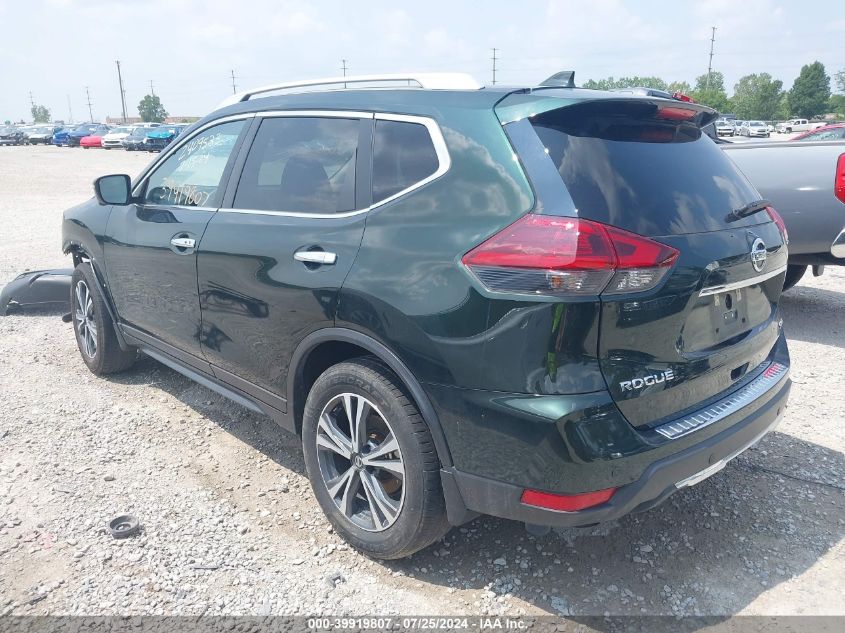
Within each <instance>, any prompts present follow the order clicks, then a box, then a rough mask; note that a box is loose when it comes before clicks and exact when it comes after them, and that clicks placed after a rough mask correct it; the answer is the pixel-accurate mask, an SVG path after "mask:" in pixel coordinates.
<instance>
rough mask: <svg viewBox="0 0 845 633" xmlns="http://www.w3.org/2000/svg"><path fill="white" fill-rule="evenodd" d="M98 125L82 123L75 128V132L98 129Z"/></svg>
mask: <svg viewBox="0 0 845 633" xmlns="http://www.w3.org/2000/svg"><path fill="white" fill-rule="evenodd" d="M96 127H97V126H96V125H80V126H79V127H78V128H76V129H75V130H74V132H90V131H91V130H94V129H96Z"/></svg>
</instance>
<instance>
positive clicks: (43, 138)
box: [27, 125, 58, 145]
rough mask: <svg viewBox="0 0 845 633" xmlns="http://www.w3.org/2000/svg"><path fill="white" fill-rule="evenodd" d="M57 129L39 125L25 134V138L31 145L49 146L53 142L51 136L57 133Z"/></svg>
mask: <svg viewBox="0 0 845 633" xmlns="http://www.w3.org/2000/svg"><path fill="white" fill-rule="evenodd" d="M57 129H58V128H55V127H53V126H52V125H40V126H38V127H34V128H32V129H31V130H30V131H29V133H28V134H27V138H28V139H29V142H30V143H31V144H33V145H38V144H42V145H49V144H50V142H51V141H52V140H53V134H54V133H55V132H56V131H57Z"/></svg>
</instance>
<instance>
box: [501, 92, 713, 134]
mask: <svg viewBox="0 0 845 633" xmlns="http://www.w3.org/2000/svg"><path fill="white" fill-rule="evenodd" d="M576 90H577V89H576ZM574 92H575V91H572V90H568V89H555V88H552V87H549V88H546V87H542V88H540V89H534V90H530V91H519V92H513V93H510V94H508V95H507V96H505V97H504V98H502V99H500V100H499V102H498V103H497V104H496V105H495V110H496V114H497V115H498V116H499V120H500V121H501V122H502V124H503V125H504V124H506V123H511V122H513V121H518V120H520V119H524V118H527V117H532V116H536V115H539V114H542V113H544V112H549V111H551V110H557V109H561V108H571V109H573V112H572V114H578V112H579V111H580V112H583V113H584V114H585V115H589V116H614V115H618V116H635V117H642V118H644V119H655V120H661V119H662V120H664V121H675V122H677V123H690V124H693V125H695V126H697V127H699V128H702V127H704V126H706V125H708V124H710V123H712V122H713V121H715V120H716V118H717V117H718V116H719V115H718V113H717V112H716V111H715V110H714V109H713V108H708V107H707V106H705V105H701V104H699V103H694V102H692V101H680V100H675V99H665V98H663V97H653V96H637V95H630V94H623V93H612V92H602V91H598V90H596V91H592V90H577V95H576V94H574ZM593 92H594V93H595V95H596V96H595V97H593V96H592V95H591V94H590V93H593ZM576 96H577V97H580V98H575V97H576Z"/></svg>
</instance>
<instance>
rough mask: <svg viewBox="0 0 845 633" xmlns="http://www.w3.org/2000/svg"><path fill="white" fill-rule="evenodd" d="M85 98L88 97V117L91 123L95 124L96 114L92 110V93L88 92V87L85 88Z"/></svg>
mask: <svg viewBox="0 0 845 633" xmlns="http://www.w3.org/2000/svg"><path fill="white" fill-rule="evenodd" d="M85 96H86V97H88V116H89V119H88V120H89V121H90V122H91V123H93V122H94V112H93V111H92V110H91V93H90V92H89V91H88V86H85Z"/></svg>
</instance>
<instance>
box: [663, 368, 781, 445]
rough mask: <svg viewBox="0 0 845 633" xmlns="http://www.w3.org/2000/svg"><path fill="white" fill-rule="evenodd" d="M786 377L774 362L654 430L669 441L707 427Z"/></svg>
mask: <svg viewBox="0 0 845 633" xmlns="http://www.w3.org/2000/svg"><path fill="white" fill-rule="evenodd" d="M788 375H789V367H787V366H786V365H782V364H781V363H778V362H773V363H771V364H770V365H769V366H768V367H767V368H766V369H765V371H763V373H762V374H760V375H759V376H758V377H757V378H755V379H754V380H752V381H751V382H750V383H748V384H747V385H745V386H744V387H742V388H741V389H739V390H738V391H736V392H735V393H733V394H731V395H730V396H728V397H727V398H724V399H722V400H720V401H719V402H716V403H715V404H713V405H711V406H709V407H707V408H706V409H704V410H702V411H697V412H696V413H694V414H692V415H689V416H687V417H685V418H680V419H678V420H672V421H671V422H666V423H665V424H661V425H660V426H658V427H657V428H655V429H654V430H655V431H657V432H658V433H660V435H662V436H663V437H665V438H667V439H670V440H675V439H678V438H679V437H683V436H684V435H689V434H690V433H693V432H694V431H698V430H699V429H703V428H705V427H708V426H710V425H711V424H715V423H716V422H719V421H720V420H724V419H725V418H727V417H728V416H731V415H733V414H734V413H736V412H737V411H739V410H740V409H742V408H743V407H745V406H747V405H749V404H751V403H752V402H754V400H756V399H757V398H759V397H760V396H762V395H763V394H765V393H767V392H768V391H770V390H772V389H773V388H774V387H775V386H776V385H778V384H780V382H781V380H782V379H783V378H784V377H786V376H788Z"/></svg>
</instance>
